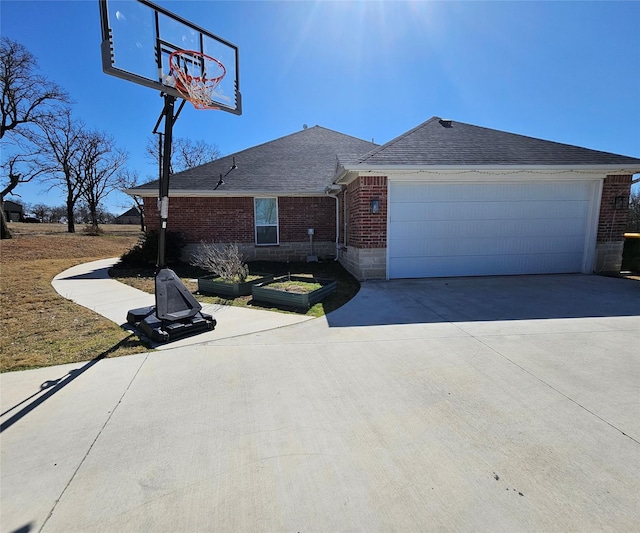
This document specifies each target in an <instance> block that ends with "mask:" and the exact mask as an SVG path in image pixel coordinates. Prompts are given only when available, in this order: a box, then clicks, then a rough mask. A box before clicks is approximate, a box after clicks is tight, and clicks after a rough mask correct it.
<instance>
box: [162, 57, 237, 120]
mask: <svg viewBox="0 0 640 533" xmlns="http://www.w3.org/2000/svg"><path fill="white" fill-rule="evenodd" d="M169 72H170V76H171V77H172V78H173V80H172V82H173V83H174V84H175V85H174V86H175V88H176V90H177V91H178V92H179V93H180V94H181V95H182V96H183V97H184V98H186V99H187V100H189V101H190V102H191V103H192V104H193V106H194V107H195V108H196V109H220V107H219V106H218V105H216V103H215V100H214V95H215V89H216V87H217V86H218V84H219V83H220V82H221V81H222V78H224V76H225V74H226V73H227V69H225V68H224V65H223V64H222V63H221V62H220V61H218V60H217V59H215V58H213V57H210V56H208V55H206V54H203V53H202V52H195V51H194V50H178V51H176V52H173V53H172V54H170V55H169ZM167 82H169V83H171V82H170V80H169V79H167Z"/></svg>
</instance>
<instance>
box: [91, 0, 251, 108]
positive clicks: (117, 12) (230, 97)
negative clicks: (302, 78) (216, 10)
mask: <svg viewBox="0 0 640 533" xmlns="http://www.w3.org/2000/svg"><path fill="white" fill-rule="evenodd" d="M99 3H100V22H101V25H102V45H101V46H102V69H103V70H104V72H105V73H106V74H110V75H112V76H116V77H118V78H122V79H125V80H128V81H132V82H135V83H138V84H140V85H144V86H145V87H149V88H151V89H157V90H158V91H161V92H163V93H165V94H169V95H172V96H176V97H178V98H184V95H183V94H181V93H180V92H179V91H178V90H177V89H176V87H175V80H174V79H173V77H172V76H170V72H169V56H170V55H171V54H172V53H173V52H176V51H179V50H192V51H195V52H198V53H200V54H206V55H207V56H210V57H212V58H215V59H216V60H217V61H218V62H220V63H221V64H223V65H224V70H226V74H225V75H224V77H223V78H222V80H221V81H220V82H219V83H218V84H217V86H216V88H215V93H214V94H213V96H212V100H213V104H215V106H216V107H217V108H219V109H221V110H223V111H227V112H229V113H233V114H236V115H240V114H242V99H241V94H240V77H239V68H238V47H237V46H235V45H233V44H231V43H230V42H228V41H226V40H225V39H222V38H220V37H218V36H216V35H214V34H213V33H211V32H209V31H207V30H205V29H203V28H201V27H199V26H198V25H196V24H193V23H191V22H189V21H187V20H185V19H183V18H182V17H180V16H178V15H175V14H173V13H171V12H169V11H167V10H166V9H164V8H163V7H160V6H158V5H156V4H153V3H151V2H149V1H148V0H99ZM201 5H203V6H207V7H206V8H207V9H209V6H215V3H203V4H201ZM190 66H191V67H193V68H192V71H193V72H195V70H196V69H197V68H199V66H198V65H196V64H195V63H194V64H193V65H190ZM196 75H197V73H196Z"/></svg>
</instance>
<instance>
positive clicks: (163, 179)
mask: <svg viewBox="0 0 640 533" xmlns="http://www.w3.org/2000/svg"><path fill="white" fill-rule="evenodd" d="M175 103H176V97H175V96H171V95H169V94H165V95H164V109H163V111H162V114H163V115H164V147H163V155H162V175H161V176H160V184H159V186H158V189H159V199H158V211H159V214H160V232H159V234H158V261H157V265H156V266H157V268H158V270H161V269H163V268H164V267H165V266H167V265H166V259H165V256H166V253H165V250H166V245H167V219H168V218H169V172H170V171H171V141H172V136H173V123H174V122H175V116H174V114H173V108H174V105H175Z"/></svg>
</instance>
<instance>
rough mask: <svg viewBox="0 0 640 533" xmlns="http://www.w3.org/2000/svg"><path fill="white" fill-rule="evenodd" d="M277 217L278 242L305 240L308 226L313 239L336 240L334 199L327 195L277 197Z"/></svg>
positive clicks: (307, 236)
mask: <svg viewBox="0 0 640 533" xmlns="http://www.w3.org/2000/svg"><path fill="white" fill-rule="evenodd" d="M278 219H279V223H280V242H300V241H307V240H309V234H308V233H307V230H308V229H309V228H313V230H314V235H313V240H314V241H335V240H336V201H335V200H334V199H333V198H330V197H328V196H326V197H317V198H305V197H296V196H288V197H282V198H279V199H278Z"/></svg>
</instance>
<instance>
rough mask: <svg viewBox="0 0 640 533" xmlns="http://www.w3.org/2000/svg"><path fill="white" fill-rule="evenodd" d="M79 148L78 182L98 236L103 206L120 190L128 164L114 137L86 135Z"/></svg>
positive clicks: (95, 134) (91, 133)
mask: <svg viewBox="0 0 640 533" xmlns="http://www.w3.org/2000/svg"><path fill="white" fill-rule="evenodd" d="M80 144H81V148H80V151H79V156H78V158H77V162H76V170H75V173H76V180H77V181H78V182H79V183H80V190H81V193H80V194H81V196H82V198H83V200H84V202H85V204H86V206H87V208H88V210H89V216H90V223H91V226H92V229H93V232H94V233H97V232H98V224H99V217H98V215H99V213H100V211H99V207H100V203H101V202H102V200H104V199H105V198H106V197H107V196H108V195H109V193H111V192H112V191H114V190H115V189H117V188H118V185H119V181H118V179H117V176H118V172H119V170H120V169H121V168H122V166H123V165H124V164H125V163H126V161H127V154H126V153H125V152H123V151H121V150H119V149H117V148H116V146H115V142H114V140H113V137H110V136H108V135H107V134H106V133H104V132H99V131H93V132H87V133H85V134H84V135H83V136H82V137H81V143H80Z"/></svg>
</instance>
